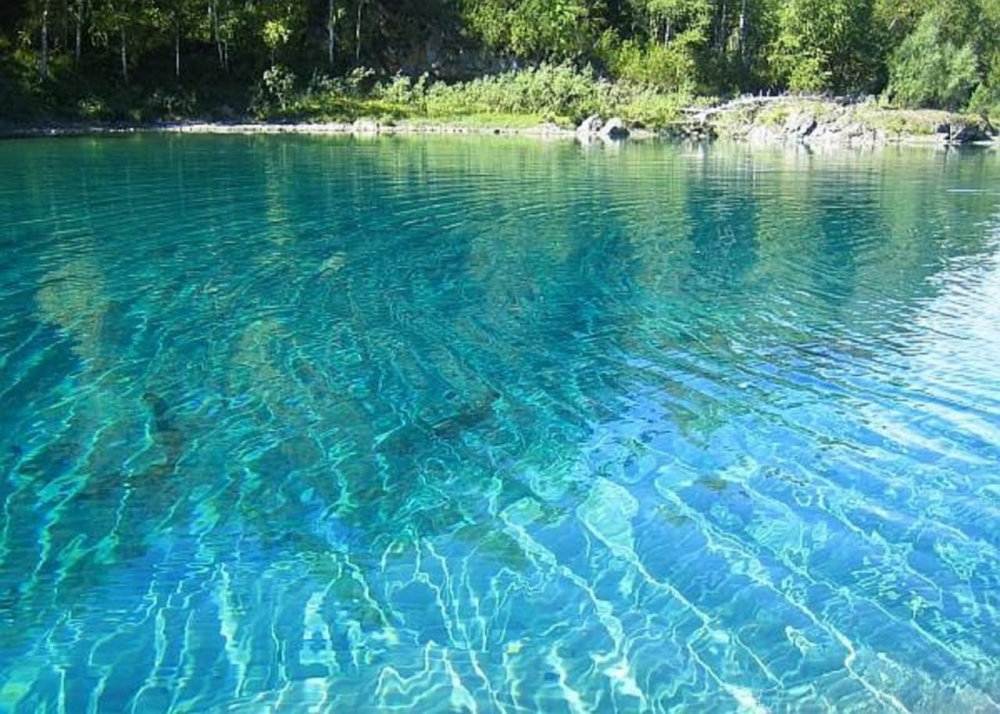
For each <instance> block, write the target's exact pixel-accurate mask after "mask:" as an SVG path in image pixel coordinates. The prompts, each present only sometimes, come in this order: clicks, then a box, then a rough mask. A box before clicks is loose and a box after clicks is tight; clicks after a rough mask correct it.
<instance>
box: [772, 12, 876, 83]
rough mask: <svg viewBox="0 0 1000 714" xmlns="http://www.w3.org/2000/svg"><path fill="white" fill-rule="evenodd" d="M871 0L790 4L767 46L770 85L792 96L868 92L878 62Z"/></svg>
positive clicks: (780, 15) (779, 15) (873, 81)
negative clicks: (805, 92) (828, 92)
mask: <svg viewBox="0 0 1000 714" xmlns="http://www.w3.org/2000/svg"><path fill="white" fill-rule="evenodd" d="M873 9H874V8H873V4H872V0H790V1H789V2H787V3H785V4H783V5H782V6H781V7H780V9H779V10H778V13H777V31H776V34H775V36H774V38H773V39H772V41H771V43H770V45H769V47H768V54H769V60H770V62H769V64H770V67H771V69H772V72H773V74H772V81H773V82H774V83H776V84H778V85H779V86H785V87H787V88H788V89H790V90H792V91H793V92H802V91H823V90H832V91H834V92H847V91H858V90H861V91H868V90H870V89H872V88H873V87H874V86H875V85H876V84H877V78H878V67H879V64H880V56H879V47H878V43H877V41H876V40H877V37H876V33H875V28H874V20H873V17H874V13H873Z"/></svg>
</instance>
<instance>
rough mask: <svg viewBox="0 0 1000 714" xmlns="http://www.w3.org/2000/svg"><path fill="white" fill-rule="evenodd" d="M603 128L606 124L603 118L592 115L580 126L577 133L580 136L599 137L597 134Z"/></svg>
mask: <svg viewBox="0 0 1000 714" xmlns="http://www.w3.org/2000/svg"><path fill="white" fill-rule="evenodd" d="M603 126H604V122H602V121H601V117H599V116H598V115H597V114H591V115H590V116H589V117H587V118H586V119H584V120H583V121H582V122H580V126H578V127H577V128H576V133H577V135H579V136H588V137H589V136H597V133H598V132H600V131H601V127H603Z"/></svg>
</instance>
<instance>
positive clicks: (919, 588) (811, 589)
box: [0, 136, 1000, 714]
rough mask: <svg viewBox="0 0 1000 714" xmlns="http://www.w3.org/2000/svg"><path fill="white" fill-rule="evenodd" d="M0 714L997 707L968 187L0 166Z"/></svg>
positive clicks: (195, 141) (4, 150)
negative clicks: (9, 713)
mask: <svg viewBox="0 0 1000 714" xmlns="http://www.w3.org/2000/svg"><path fill="white" fill-rule="evenodd" d="M0 250H2V263H0V712H3V713H4V714H7V713H8V712H11V713H13V712H17V713H21V712H24V713H32V714H33V713H35V712H68V713H70V714H73V713H76V712H88V713H89V712H114V713H118V712H138V713H145V712H170V713H172V714H173V713H179V712H240V713H249V712H313V711H315V712H362V713H364V712H389V711H400V712H404V711H405V712H411V711H412V712H431V713H433V712H536V711H537V712H546V713H547V714H548V713H555V712H602V713H603V712H623V713H624V712H667V711H669V712H735V711H744V712H763V711H773V712H785V711H803V712H822V711H838V712H844V711H858V712H875V711H879V712H881V711H901V712H902V711H912V712H942V711H952V712H998V711H1000V552H998V551H1000V158H998V157H997V155H996V154H993V153H988V152H978V153H968V154H961V153H955V152H947V153H946V152H943V151H935V150H929V149H928V150H919V151H918V150H909V151H902V150H895V149H886V150H883V151H876V152H847V151H844V152H833V153H827V154H818V155H810V154H809V153H807V152H806V151H804V150H793V149H790V150H774V151H771V150H766V149H757V150H748V149H745V148H739V147H730V148H726V147H724V146H718V147H713V148H704V149H698V148H691V147H681V146H673V145H655V144H653V145H631V144H630V145H625V146H622V147H620V148H618V149H613V148H601V147H597V148H589V149H588V148H584V147H580V146H578V145H575V144H572V143H563V142H557V143H545V142H543V141H534V140H532V141H521V140H518V139H494V138H482V139H466V140H458V139H433V138H427V139H419V138H410V139H403V138H400V139H379V140H374V141H361V140H352V139H349V138H306V137H242V136H236V137H194V136H181V137H167V136H144V137H136V138H127V139H107V138H104V139H89V138H85V139H66V140H54V141H49V140H36V141H7V142H2V143H0Z"/></svg>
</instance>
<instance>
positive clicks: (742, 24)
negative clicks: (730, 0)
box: [740, 0, 747, 65]
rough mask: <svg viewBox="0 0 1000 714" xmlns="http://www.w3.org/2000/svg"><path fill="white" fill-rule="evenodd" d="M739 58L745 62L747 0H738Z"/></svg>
mask: <svg viewBox="0 0 1000 714" xmlns="http://www.w3.org/2000/svg"><path fill="white" fill-rule="evenodd" d="M740 59H741V60H743V64H744V65H745V64H746V63H747V0H741V2H740Z"/></svg>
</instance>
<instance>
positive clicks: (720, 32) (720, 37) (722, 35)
mask: <svg viewBox="0 0 1000 714" xmlns="http://www.w3.org/2000/svg"><path fill="white" fill-rule="evenodd" d="M725 49H726V2H725V0H723V1H722V3H721V4H720V6H719V23H718V25H716V30H715V51H716V52H717V53H719V54H720V55H721V54H722V53H723V52H724V51H725Z"/></svg>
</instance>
